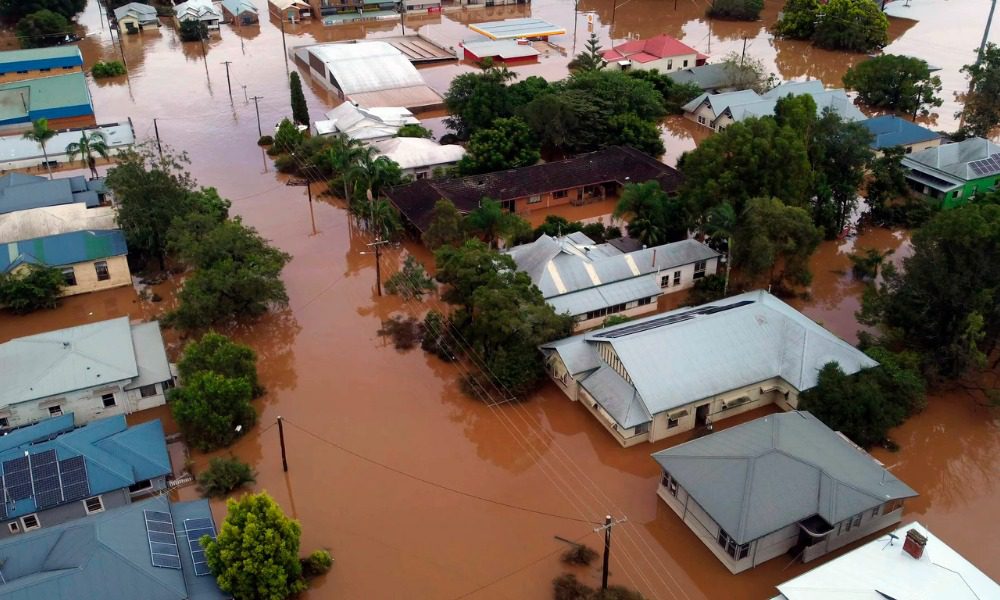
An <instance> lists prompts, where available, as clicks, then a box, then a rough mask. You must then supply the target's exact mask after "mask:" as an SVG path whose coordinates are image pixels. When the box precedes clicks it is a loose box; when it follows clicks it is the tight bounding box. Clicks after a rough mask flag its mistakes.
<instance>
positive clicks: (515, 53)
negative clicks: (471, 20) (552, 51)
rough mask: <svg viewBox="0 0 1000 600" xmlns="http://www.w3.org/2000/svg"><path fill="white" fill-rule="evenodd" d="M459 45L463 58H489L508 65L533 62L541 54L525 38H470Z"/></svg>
mask: <svg viewBox="0 0 1000 600" xmlns="http://www.w3.org/2000/svg"><path fill="white" fill-rule="evenodd" d="M461 46H462V53H463V56H464V57H465V60H471V61H474V62H481V61H484V60H486V59H490V60H492V61H493V62H495V63H504V64H508V65H511V64H523V63H534V62H538V56H539V55H540V54H541V52H539V51H538V50H536V49H535V47H534V46H532V45H531V43H530V42H528V41H527V40H523V41H522V40H472V41H468V42H462V44H461Z"/></svg>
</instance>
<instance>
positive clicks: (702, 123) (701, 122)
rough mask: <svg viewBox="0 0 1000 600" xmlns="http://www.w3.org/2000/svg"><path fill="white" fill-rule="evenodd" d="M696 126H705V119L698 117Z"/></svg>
mask: <svg viewBox="0 0 1000 600" xmlns="http://www.w3.org/2000/svg"><path fill="white" fill-rule="evenodd" d="M698 124H699V125H704V124H705V117H701V116H699V117H698Z"/></svg>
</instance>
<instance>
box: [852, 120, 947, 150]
mask: <svg viewBox="0 0 1000 600" xmlns="http://www.w3.org/2000/svg"><path fill="white" fill-rule="evenodd" d="M861 124H862V125H864V126H865V128H866V129H868V131H870V132H872V135H874V136H875V140H874V141H873V142H872V144H871V146H872V148H875V149H876V150H881V149H883V148H892V147H893V146H908V145H910V144H918V143H920V142H927V141H930V140H935V139H937V138H939V137H941V136H940V135H938V134H936V133H934V132H933V131H931V130H930V129H927V128H926V127H921V126H920V125H917V124H916V123H911V122H910V121H907V120H906V119H901V118H899V117H897V116H895V115H882V116H880V117H873V118H871V119H866V120H864V121H861Z"/></svg>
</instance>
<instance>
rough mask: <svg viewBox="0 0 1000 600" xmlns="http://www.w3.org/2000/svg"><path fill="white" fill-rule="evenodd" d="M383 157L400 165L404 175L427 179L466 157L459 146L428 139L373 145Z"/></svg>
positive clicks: (403, 140)
mask: <svg viewBox="0 0 1000 600" xmlns="http://www.w3.org/2000/svg"><path fill="white" fill-rule="evenodd" d="M371 146H372V148H375V150H376V152H378V153H379V155H381V156H385V157H386V158H388V159H390V160H392V161H393V162H394V163H396V164H397V165H399V168H400V169H401V170H402V171H403V175H407V176H409V177H412V178H414V179H425V178H427V177H430V176H431V175H433V173H434V170H435V169H443V168H447V167H453V166H455V165H456V164H458V161H460V160H462V157H463V156H465V148H463V147H461V146H459V145H457V144H446V145H441V144H439V143H437V142H435V141H434V140H428V139H426V138H412V137H395V138H390V139H387V140H379V141H377V142H372V143H371Z"/></svg>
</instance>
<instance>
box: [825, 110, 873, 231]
mask: <svg viewBox="0 0 1000 600" xmlns="http://www.w3.org/2000/svg"><path fill="white" fill-rule="evenodd" d="M871 142H872V134H871V132H870V131H868V129H867V128H865V126H863V125H861V124H860V123H852V122H850V121H845V120H844V119H843V118H841V117H840V115H838V114H837V113H835V112H833V111H832V110H830V109H829V108H825V109H823V116H822V117H820V118H819V119H818V120H817V121H816V123H815V125H814V126H813V128H812V140H811V142H810V144H809V153H810V155H811V157H810V162H811V163H812V167H813V173H814V179H813V181H814V185H815V186H816V188H815V190H816V191H815V195H816V196H815V197H816V200H815V206H814V209H813V213H814V214H813V219H814V221H815V222H816V224H817V225H819V226H821V227H822V228H823V230H824V231H825V232H826V235H827V238H828V239H833V238H835V237H836V236H837V234H838V233H840V232H841V231H843V229H844V227H845V226H846V225H847V221H848V219H849V218H850V216H851V213H852V212H853V211H854V209H855V208H856V207H857V204H858V187H859V186H860V185H861V181H862V180H863V179H864V176H865V170H866V168H867V166H868V164H869V163H870V162H871V160H872V158H873V157H874V154H873V152H872V150H871Z"/></svg>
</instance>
